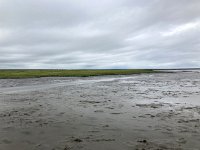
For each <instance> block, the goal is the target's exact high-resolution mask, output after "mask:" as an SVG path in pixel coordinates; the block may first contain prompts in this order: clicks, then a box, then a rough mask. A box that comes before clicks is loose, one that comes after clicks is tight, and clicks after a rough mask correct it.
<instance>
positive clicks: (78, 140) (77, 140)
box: [74, 138, 83, 142]
mask: <svg viewBox="0 0 200 150" xmlns="http://www.w3.org/2000/svg"><path fill="white" fill-rule="evenodd" d="M74 141H75V142H83V141H82V140H81V139H79V138H76V139H74Z"/></svg>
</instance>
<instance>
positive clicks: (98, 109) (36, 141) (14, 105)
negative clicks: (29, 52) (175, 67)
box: [0, 72, 200, 150]
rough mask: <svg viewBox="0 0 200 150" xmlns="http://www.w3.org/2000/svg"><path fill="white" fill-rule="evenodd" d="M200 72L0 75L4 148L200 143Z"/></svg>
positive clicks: (182, 149) (107, 148)
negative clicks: (33, 76) (73, 76)
mask: <svg viewBox="0 0 200 150" xmlns="http://www.w3.org/2000/svg"><path fill="white" fill-rule="evenodd" d="M199 141H200V73H198V72H177V73H161V74H146V75H132V76H105V77H91V78H39V79H2V80H0V150H136V149H138V150H140V149H141V150H143V149H144V150H158V149H160V150H162V149H164V150H165V149H169V150H170V149H171V150H199V149H200V142H199Z"/></svg>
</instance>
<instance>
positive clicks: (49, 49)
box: [0, 0, 200, 69]
mask: <svg viewBox="0 0 200 150" xmlns="http://www.w3.org/2000/svg"><path fill="white" fill-rule="evenodd" d="M176 67H200V0H0V68H51V69H52V68H66V69H78V68H82V69H85V68H87V69H94V68H97V69H100V68H176Z"/></svg>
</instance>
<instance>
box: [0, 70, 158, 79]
mask: <svg viewBox="0 0 200 150" xmlns="http://www.w3.org/2000/svg"><path fill="white" fill-rule="evenodd" d="M160 72H161V71H158V70H153V69H87V70H84V69H82V70H62V69H60V70H59V69H57V70H56V69H1V70H0V79H20V78H40V77H89V76H103V75H131V74H141V73H160Z"/></svg>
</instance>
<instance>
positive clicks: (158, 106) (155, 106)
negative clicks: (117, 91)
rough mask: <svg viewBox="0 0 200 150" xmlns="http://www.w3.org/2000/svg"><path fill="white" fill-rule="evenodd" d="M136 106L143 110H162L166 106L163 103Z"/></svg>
mask: <svg viewBox="0 0 200 150" xmlns="http://www.w3.org/2000/svg"><path fill="white" fill-rule="evenodd" d="M136 106H138V107H141V108H161V107H163V106H164V104H163V103H150V104H136Z"/></svg>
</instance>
